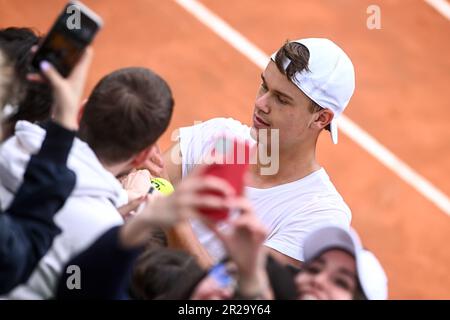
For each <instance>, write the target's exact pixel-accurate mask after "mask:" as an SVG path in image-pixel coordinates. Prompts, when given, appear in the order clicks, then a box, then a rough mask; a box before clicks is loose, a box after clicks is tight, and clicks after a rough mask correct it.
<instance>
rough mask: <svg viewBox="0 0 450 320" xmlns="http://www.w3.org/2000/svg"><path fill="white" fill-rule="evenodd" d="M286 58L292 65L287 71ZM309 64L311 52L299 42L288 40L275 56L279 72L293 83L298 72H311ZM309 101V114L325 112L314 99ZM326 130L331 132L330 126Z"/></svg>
mask: <svg viewBox="0 0 450 320" xmlns="http://www.w3.org/2000/svg"><path fill="white" fill-rule="evenodd" d="M286 58H287V59H289V60H290V61H291V63H289V65H288V67H287V68H286V70H285V69H284V67H283V62H284V60H285V59H286ZM308 63H309V50H308V48H307V47H306V46H304V45H303V44H301V43H298V42H289V40H287V41H286V43H285V44H284V45H283V46H282V47H281V48H280V49H279V50H278V52H277V54H276V55H275V64H276V65H277V68H278V70H279V71H280V72H281V73H282V74H284V75H286V77H287V78H288V80H289V81H291V82H293V81H292V78H293V77H294V75H295V74H296V73H297V72H302V71H303V70H306V71H309V69H308ZM309 100H310V101H311V103H310V104H309V105H308V110H309V112H311V113H315V112H318V111H320V110H323V108H322V107H321V106H319V105H318V104H317V103H316V102H314V101H313V100H312V99H309ZM325 129H327V130H330V126H329V125H328V126H327V127H326V128H325Z"/></svg>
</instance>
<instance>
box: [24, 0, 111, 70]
mask: <svg viewBox="0 0 450 320" xmlns="http://www.w3.org/2000/svg"><path fill="white" fill-rule="evenodd" d="M102 25H103V22H102V19H101V18H100V17H99V16H98V15H97V14H95V13H94V12H93V11H92V10H90V9H89V8H88V7H86V6H85V5H83V4H82V3H81V2H79V1H70V2H69V3H67V4H66V5H65V6H64V9H63V11H62V12H61V13H60V14H59V16H58V18H57V19H56V21H55V23H54V24H53V26H52V28H51V29H50V31H49V33H48V34H47V36H46V37H45V38H44V40H43V42H42V43H41V44H40V45H39V48H38V50H37V51H36V53H35V54H34V56H33V58H32V61H31V65H32V66H33V68H34V69H35V70H36V71H40V64H41V62H42V61H47V62H50V63H51V64H52V65H53V66H54V67H55V68H56V70H58V72H59V73H60V74H61V75H62V76H63V77H67V76H68V75H69V74H70V73H71V71H72V69H73V68H74V67H75V65H76V64H77V62H78V61H79V60H80V58H81V57H82V55H83V53H84V51H85V49H86V47H87V46H88V45H89V44H90V43H91V42H92V40H93V39H94V37H95V35H96V34H97V32H98V30H99V29H100V28H101V27H102Z"/></svg>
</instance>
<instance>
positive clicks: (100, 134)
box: [79, 68, 174, 164]
mask: <svg viewBox="0 0 450 320" xmlns="http://www.w3.org/2000/svg"><path fill="white" fill-rule="evenodd" d="M173 105H174V101H173V98H172V92H171V90H170V88H169V86H168V85H167V83H166V82H165V81H164V80H163V79H162V78H161V77H159V76H158V75H157V74H155V73H154V72H152V71H150V70H148V69H145V68H125V69H120V70H117V71H114V72H113V73H111V74H109V75H107V76H105V77H104V78H103V79H101V80H100V82H99V83H98V84H97V85H96V86H95V88H94V90H93V91H92V93H91V95H90V97H89V99H88V101H87V103H86V106H85V110H84V113H83V117H82V119H81V122H80V129H79V136H80V138H81V139H83V140H84V141H86V142H87V143H88V144H89V146H90V147H91V148H92V149H93V150H94V152H95V153H96V155H97V156H98V157H99V158H100V159H101V160H102V161H104V162H106V163H108V164H114V163H117V162H120V161H125V160H128V159H129V158H130V157H132V156H133V155H136V154H137V153H139V152H141V151H142V150H144V149H145V148H147V147H148V146H150V145H151V144H153V143H155V142H156V140H157V139H158V138H159V137H160V136H161V134H162V133H163V132H164V131H165V130H166V129H167V127H168V125H169V122H170V118H171V116H172V111H173Z"/></svg>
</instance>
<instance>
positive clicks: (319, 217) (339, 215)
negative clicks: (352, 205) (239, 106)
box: [179, 118, 351, 261]
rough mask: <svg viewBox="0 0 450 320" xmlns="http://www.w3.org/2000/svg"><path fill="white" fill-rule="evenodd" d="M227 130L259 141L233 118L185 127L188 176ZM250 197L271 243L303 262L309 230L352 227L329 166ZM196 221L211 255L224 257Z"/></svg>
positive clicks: (251, 193)
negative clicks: (305, 240)
mask: <svg viewBox="0 0 450 320" xmlns="http://www.w3.org/2000/svg"><path fill="white" fill-rule="evenodd" d="M222 134H226V135H227V136H230V135H231V136H238V137H239V138H241V139H245V140H247V141H249V142H251V143H253V144H254V143H255V142H254V140H253V139H252V137H251V136H250V128H249V127H248V126H246V125H244V124H242V123H240V122H239V121H237V120H234V119H231V118H227V119H226V118H215V119H211V120H208V121H205V122H203V123H200V124H197V125H194V126H191V127H185V128H180V136H179V138H180V151H181V155H182V174H183V177H184V176H185V175H187V174H188V173H189V171H191V170H192V168H193V167H194V166H195V165H196V164H198V163H199V161H200V160H201V159H202V157H203V156H204V155H205V154H206V153H207V152H210V150H211V148H212V147H213V145H214V142H215V141H216V139H217V138H218V137H220V136H221V135H222ZM245 195H246V196H247V198H248V199H250V201H251V202H252V204H253V207H254V209H255V212H256V215H257V216H258V217H259V218H260V219H261V221H262V222H263V224H264V225H265V226H266V227H267V228H268V231H269V233H268V237H267V240H266V242H265V245H266V246H267V247H270V248H272V249H274V250H276V251H278V252H281V253H283V254H285V255H287V256H289V257H292V258H294V259H297V260H300V261H303V260H304V259H303V240H304V238H305V236H306V235H307V234H308V233H309V232H311V231H312V230H314V229H316V228H318V227H319V226H321V225H323V224H327V225H329V224H337V225H340V226H343V227H345V228H348V227H349V226H350V222H351V211H350V209H349V208H348V206H347V205H346V203H345V202H344V200H343V199H342V197H341V196H340V194H339V193H338V192H337V190H336V188H335V187H334V185H333V184H332V182H331V181H330V178H329V177H328V175H327V173H326V172H325V169H323V168H321V169H319V170H317V171H315V172H313V173H311V174H309V175H308V176H306V177H304V178H302V179H300V180H297V181H294V182H290V183H286V184H282V185H278V186H275V187H271V188H266V189H258V188H252V187H246V188H245ZM191 223H192V228H193V230H194V233H195V234H196V236H197V237H198V239H199V241H200V243H201V244H202V245H203V246H204V247H205V249H206V250H207V251H208V253H209V254H210V255H211V256H212V257H213V258H214V259H215V260H219V259H221V258H223V257H224V255H225V251H224V248H223V246H222V244H221V242H220V241H219V240H218V239H217V238H216V237H215V236H214V234H213V233H212V232H211V231H209V230H208V229H207V228H206V227H205V226H204V225H203V224H202V223H201V222H200V221H198V220H193V221H192V222H191ZM226 227H227V226H226V224H222V225H221V228H226Z"/></svg>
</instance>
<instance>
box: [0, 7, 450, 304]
mask: <svg viewBox="0 0 450 320" xmlns="http://www.w3.org/2000/svg"><path fill="white" fill-rule="evenodd" d="M85 3H86V4H87V5H88V6H90V7H92V8H93V9H94V10H95V11H96V12H98V13H99V14H100V15H101V16H102V17H103V18H104V20H105V28H104V30H102V31H101V33H100V34H99V36H98V38H97V39H96V42H95V49H96V53H95V54H96V57H95V60H94V66H93V68H92V71H91V75H90V80H89V89H91V88H92V87H93V85H94V84H95V83H96V82H97V81H98V80H99V79H100V78H101V76H103V75H104V74H106V73H108V72H110V71H112V70H114V69H117V68H120V67H125V66H132V65H139V66H146V67H149V68H152V69H154V70H155V71H156V72H158V73H160V74H161V75H162V76H164V77H165V78H166V79H167V80H168V82H169V83H170V84H171V86H172V88H173V91H174V95H175V98H176V109H175V114H174V118H173V121H172V123H171V126H170V128H169V130H168V132H167V133H166V134H165V135H164V137H163V138H162V140H161V146H162V148H163V149H165V148H167V147H168V146H169V145H170V143H171V142H170V138H171V133H172V131H173V130H174V129H175V128H178V127H180V126H184V125H190V124H193V122H194V121H195V120H207V119H209V118H211V117H215V116H232V117H234V118H237V119H239V120H241V121H243V122H247V123H250V119H251V118H250V117H251V110H252V107H253V100H254V96H255V94H256V89H257V87H258V85H259V73H260V70H259V69H258V68H257V67H256V66H254V65H253V64H252V63H251V62H250V61H248V60H247V59H246V58H245V57H243V56H242V55H241V54H239V53H238V52H237V51H235V50H234V49H233V48H231V47H230V46H229V45H228V44H227V43H225V42H224V41H223V40H221V39H220V38H218V37H217V36H216V35H215V34H214V33H213V32H212V31H210V30H209V29H207V28H206V27H205V26H204V25H202V24H201V23H200V22H198V21H197V20H196V19H195V18H194V17H192V16H191V15H190V14H189V13H187V12H186V11H184V9H182V8H181V7H180V6H178V5H177V4H176V3H175V2H172V1H159V0H132V1H127V2H125V1H120V0H109V1H102V2H100V1H93V0H91V1H87V0H86V1H85ZM203 3H204V4H205V5H206V6H207V7H208V8H210V9H211V10H212V11H214V12H215V13H216V14H218V15H219V16H221V17H222V18H223V19H224V20H225V21H227V22H228V23H230V25H231V26H233V27H234V28H236V29H237V30H238V31H240V32H241V33H242V34H243V35H244V36H246V37H247V38H248V39H249V40H250V41H252V42H253V43H254V44H255V45H257V46H258V47H260V48H261V49H263V50H264V51H265V52H266V53H268V54H269V53H271V52H272V51H273V50H275V49H276V48H277V47H279V46H280V45H281V44H282V43H283V42H284V41H285V40H286V39H295V38H301V37H311V36H323V37H328V38H332V39H334V40H335V41H336V42H337V43H339V44H340V45H341V46H342V47H344V48H345V50H346V51H347V53H348V54H349V55H350V57H351V58H352V60H353V63H354V65H355V69H356V73H357V85H356V93H355V96H354V98H353V100H352V101H351V103H350V105H349V108H348V111H346V114H347V115H348V116H349V117H350V118H351V119H352V120H354V121H355V122H356V123H358V124H359V125H360V126H361V127H363V128H364V129H365V130H366V131H368V132H369V133H370V134H372V135H373V136H374V137H375V138H376V139H378V140H379V141H380V142H381V143H382V144H384V145H385V146H386V147H388V148H389V149H390V150H391V151H393V152H394V153H395V154H396V155H397V156H399V157H400V158H401V159H403V160H404V161H406V162H407V163H408V164H409V165H411V166H412V167H413V168H414V169H415V170H416V171H417V172H418V173H420V174H422V175H423V176H424V177H426V178H427V179H429V180H430V181H431V182H432V183H433V184H435V185H436V186H437V187H438V188H439V189H441V190H442V191H443V192H445V193H446V194H450V183H449V182H448V178H449V175H448V173H449V172H450V149H449V146H450V129H449V127H448V123H449V120H450V119H449V118H450V111H449V107H450V101H449V100H450V99H449V93H448V87H449V80H450V60H449V58H448V54H447V53H448V52H449V51H450V43H449V42H448V34H449V31H450V22H449V21H448V20H446V19H445V18H443V17H442V16H441V15H439V14H438V13H437V12H435V11H434V10H433V9H432V8H431V7H429V6H428V5H426V4H425V3H424V2H423V1H407V2H406V1H392V0H391V1H388V0H384V1H382V0H378V1H377V4H378V5H379V6H380V7H381V14H382V20H381V23H382V28H381V30H372V31H371V30H368V29H367V28H366V19H367V17H368V15H367V14H366V8H367V7H368V5H369V4H371V3H370V2H369V1H350V0H321V1H315V0H308V1H301V2H300V1H296V0H278V1H260V0H246V1H239V0H227V1H225V0H223V1H217V0H203ZM406 3H407V4H406ZM63 4H64V1H60V0H52V1H50V0H45V1H44V0H41V1H39V2H38V1H32V0H28V1H26V0H19V1H17V0H14V1H13V0H10V1H5V0H0V27H6V26H12V25H15V26H29V27H35V28H36V29H37V30H39V31H41V32H46V31H47V29H48V28H49V26H50V24H51V22H52V21H53V19H54V18H55V16H56V14H57V13H58V12H59V10H60V9H61V8H62V6H63ZM319 158H320V160H321V163H322V164H323V165H324V166H325V168H327V170H328V172H329V174H330V176H331V177H332V179H333V181H334V182H335V184H336V186H337V188H338V190H339V191H340V192H341V194H342V195H343V196H344V198H345V199H346V201H347V202H348V204H349V205H350V207H351V208H352V210H353V226H354V227H355V228H356V229H357V230H358V231H359V233H360V234H361V236H362V239H363V241H364V243H365V245H366V246H367V247H368V248H369V249H371V250H373V251H374V252H375V253H376V254H377V256H378V257H379V258H380V260H381V262H382V263H383V265H384V266H385V268H386V270H387V273H388V276H389V281H390V285H389V288H390V298H393V299H433V298H436V299H450V274H449V272H448V270H449V269H450V250H448V248H447V244H448V243H449V241H450V217H449V216H447V215H445V214H444V213H443V212H442V211H440V210H439V209H437V208H436V207H435V206H434V205H433V204H432V203H430V202H429V201H428V200H427V199H425V198H424V197H423V196H421V195H420V194H419V193H418V192H417V191H415V190H414V189H413V188H411V187H410V186H409V185H407V184H405V183H404V182H403V181H402V180H400V179H399V178H398V177H397V176H396V175H395V174H393V173H392V172H391V171H389V170H388V169H386V168H385V167H384V166H383V165H381V164H380V163H379V162H378V161H377V160H375V159H374V158H373V157H371V156H370V155H369V154H367V153H366V152H365V151H364V150H362V149H361V148H360V147H358V146H357V145H356V144H355V143H354V142H352V141H351V140H350V139H349V138H347V137H346V136H344V135H343V134H341V135H340V142H339V145H338V146H333V145H332V144H331V142H330V141H329V138H328V136H327V137H322V138H321V141H320V146H319Z"/></svg>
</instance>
